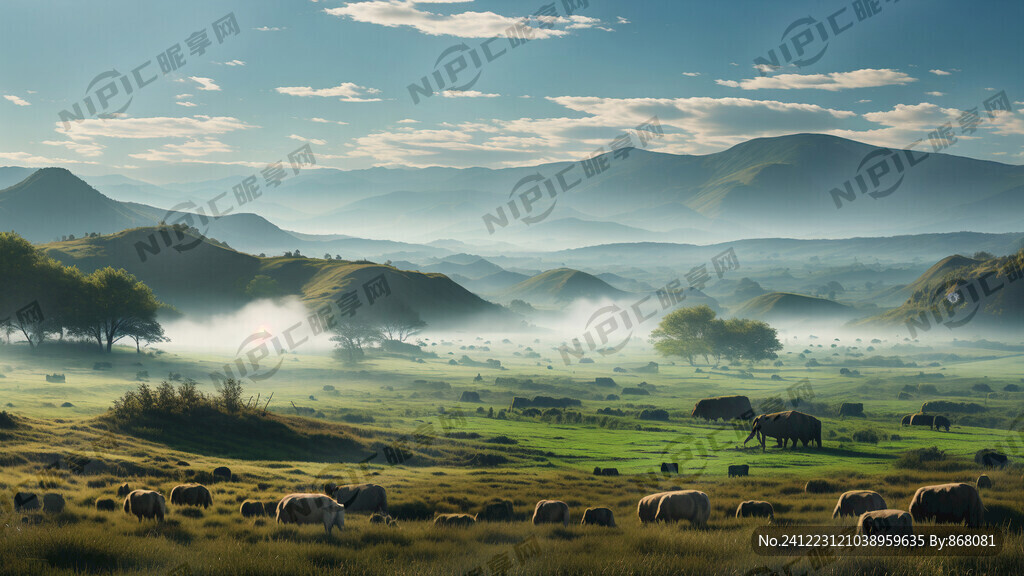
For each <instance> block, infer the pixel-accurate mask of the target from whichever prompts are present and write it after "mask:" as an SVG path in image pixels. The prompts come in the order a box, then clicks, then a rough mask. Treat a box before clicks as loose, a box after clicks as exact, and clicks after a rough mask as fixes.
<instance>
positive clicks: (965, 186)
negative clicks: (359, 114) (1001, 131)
mask: <svg viewBox="0 0 1024 576" xmlns="http://www.w3.org/2000/svg"><path fill="white" fill-rule="evenodd" d="M872 154H874V155H875V156H871V157H870V158H869V155H872ZM900 154H901V156H900V157H901V158H903V154H904V153H902V152H901V153H900ZM865 158H868V163H867V165H866V166H871V165H874V164H875V163H877V162H879V161H881V160H885V159H886V158H888V156H887V153H886V152H885V149H881V148H878V147H875V146H870V145H867V144H863V143H860V142H855V141H852V140H846V139H843V138H838V137H834V136H827V135H822V134H793V135H789V136H780V137H775V138H758V139H754V140H750V141H748V142H744V143H742V144H738V145H736V146H733V147H732V148H729V149H728V150H724V151H722V152H718V153H715V154H708V155H704V156H687V155H674V154H663V153H655V152H648V151H644V150H631V152H630V155H629V158H627V159H616V158H614V157H613V156H609V157H608V160H609V165H610V168H609V169H608V170H607V171H606V172H604V173H602V174H600V175H597V176H594V177H591V178H586V177H585V176H584V174H583V172H582V170H581V169H580V168H579V166H578V165H576V166H575V167H573V166H574V165H573V163H570V162H558V163H552V164H543V165H538V166H528V167H516V168H504V169H493V170H492V169H487V168H467V169H455V168H425V169H413V168H387V169H386V168H373V169H368V170H353V171H342V170H335V169H319V170H306V171H304V172H303V173H302V174H301V175H299V176H297V177H295V178H293V179H290V180H286V181H285V183H284V184H282V186H281V187H279V188H276V189H273V190H268V191H266V193H264V194H263V196H262V197H260V198H259V199H258V200H257V201H254V202H251V203H249V204H248V205H246V206H245V207H244V209H245V210H246V211H251V212H253V213H256V214H258V215H261V216H263V217H264V218H268V219H270V220H272V221H273V222H274V223H275V224H276V225H278V226H282V227H286V228H292V229H297V230H304V231H306V232H308V233H316V234H338V233H342V234H345V235H348V236H359V237H366V238H377V239H386V240H392V241H398V242H405V243H410V244H428V243H431V242H433V241H435V240H438V239H440V238H444V239H446V241H448V242H463V243H468V244H469V245H471V246H484V245H487V244H496V245H502V246H505V247H506V248H510V247H512V246H519V247H521V248H523V249H526V250H551V249H558V248H573V247H582V246H588V245H596V244H609V243H620V242H661V243H687V244H708V243H719V242H725V241H730V240H737V239H752V238H763V237H787V238H831V239H835V238H842V237H853V236H892V235H916V234H923V233H955V232H959V231H964V230H971V231H975V232H985V233H1003V232H1014V231H1019V230H1020V223H1019V218H1018V215H1019V214H1020V213H1021V209H1022V208H1024V167H1022V166H1014V165H1009V164H1002V163H998V162H990V161H984V160H975V159H971V158H964V157H958V156H952V155H948V154H931V155H928V156H925V155H924V153H917V155H915V156H914V158H915V160H916V161H918V162H917V164H915V165H914V166H913V167H907V166H908V165H907V164H906V163H904V164H902V165H901V166H903V168H904V169H903V170H902V172H900V171H898V170H897V169H896V165H895V164H894V163H893V162H892V161H890V164H889V166H890V172H891V174H890V175H888V176H885V177H884V178H883V180H882V181H880V183H879V188H880V189H881V188H886V189H888V188H890V187H892V186H893V185H894V184H896V182H897V180H899V178H900V177H902V180H900V183H899V185H898V186H897V187H895V189H894V190H893V191H892V192H891V194H889V195H887V196H884V197H879V198H874V197H872V196H870V195H869V194H867V193H862V192H860V191H859V189H857V186H856V185H854V186H853V188H852V189H855V192H856V193H855V194H853V196H852V197H850V198H843V197H842V195H844V194H847V192H846V191H845V190H846V186H845V184H846V183H847V182H848V181H850V182H854V184H855V183H856V180H855V177H856V176H857V175H858V169H859V168H861V169H862V171H863V169H865V168H864V167H861V164H862V162H863V161H864V160H865ZM565 169H570V171H569V172H566V177H567V178H569V182H570V183H571V182H575V181H576V180H579V183H578V184H577V185H575V187H573V188H572V189H571V190H567V191H561V192H559V191H558V190H557V189H556V190H555V191H556V192H557V195H556V197H555V198H554V199H553V200H552V199H551V198H550V194H549V193H546V194H544V195H543V197H542V198H539V199H537V200H536V201H535V202H534V205H533V208H532V211H531V212H530V213H529V214H532V215H536V214H538V213H540V212H542V211H544V210H546V209H547V208H548V207H549V206H550V205H551V203H552V202H555V203H556V205H555V206H554V207H553V208H552V210H551V212H550V215H549V216H548V217H547V218H545V219H543V220H542V221H539V222H535V223H532V224H526V223H524V222H522V221H517V220H516V218H515V217H514V216H512V215H510V214H511V212H512V210H511V208H510V207H509V205H508V203H509V202H512V203H516V202H518V204H517V210H518V211H519V212H520V213H521V216H526V215H528V214H527V213H526V210H525V208H524V207H523V206H522V202H521V201H520V200H517V199H518V198H519V196H518V195H517V194H513V189H514V188H515V187H516V185H517V183H520V182H521V181H523V179H524V178H529V177H533V178H540V179H541V180H543V179H545V178H548V179H550V178H552V177H554V176H555V175H556V174H557V173H558V172H559V171H561V170H565ZM11 170H24V169H12V168H6V169H0V186H2V185H3V184H5V183H15V178H16V177H17V175H18V174H16V173H13V172H12V173H11V174H10V175H5V173H4V171H11ZM862 176H863V174H862ZM5 178H6V180H5ZM90 181H91V182H92V183H94V184H95V185H96V186H97V187H98V189H100V190H101V191H102V192H104V193H105V194H106V195H108V196H111V197H114V198H116V199H118V200H121V201H125V202H130V203H135V204H143V205H147V206H159V207H160V208H162V209H163V210H166V209H168V208H171V207H173V206H174V205H177V204H179V203H180V202H182V201H185V200H191V201H194V202H196V203H197V204H202V203H204V202H205V201H206V200H208V199H209V198H211V197H214V196H216V195H218V194H222V193H224V192H228V193H229V194H230V191H231V189H232V187H233V186H234V185H237V184H238V183H239V181H240V178H237V179H232V178H224V179H219V180H213V181H208V182H197V183H180V184H168V185H162V186H155V185H152V184H149V183H145V182H141V181H138V180H132V179H130V178H126V177H123V176H118V175H111V176H101V177H94V178H90ZM869 188H870V189H869V190H867V192H872V191H874V188H872V187H870V186H869ZM544 189H545V190H547V189H546V188H544ZM833 189H835V190H838V191H840V192H841V194H840V202H839V204H840V206H841V207H839V208H837V206H836V199H835V198H836V195H835V194H833V193H832V190H833ZM502 206H504V211H505V213H506V214H507V215H510V216H509V218H510V220H509V223H508V225H506V226H504V227H498V228H497V229H495V230H494V232H493V233H490V232H489V231H488V229H487V226H486V225H485V223H484V215H485V214H496V210H497V209H498V208H499V207H502ZM158 212H159V211H158ZM225 241H227V242H229V243H231V240H229V239H225ZM232 245H235V244H234V243H232ZM275 247H276V246H275ZM299 248H300V249H301V248H302V246H299ZM395 248H397V247H395Z"/></svg>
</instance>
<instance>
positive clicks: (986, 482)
mask: <svg viewBox="0 0 1024 576" xmlns="http://www.w3.org/2000/svg"><path fill="white" fill-rule="evenodd" d="M977 484H978V488H991V487H992V479H991V478H989V477H988V474H982V475H981V476H978V482H977ZM44 508H45V506H44Z"/></svg>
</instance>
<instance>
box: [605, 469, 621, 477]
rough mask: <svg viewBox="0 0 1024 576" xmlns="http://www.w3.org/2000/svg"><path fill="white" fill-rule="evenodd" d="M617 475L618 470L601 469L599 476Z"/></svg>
mask: <svg viewBox="0 0 1024 576" xmlns="http://www.w3.org/2000/svg"><path fill="white" fill-rule="evenodd" d="M618 475H619V469H618V468H602V469H601V476H618Z"/></svg>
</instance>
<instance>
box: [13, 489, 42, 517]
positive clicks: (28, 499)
mask: <svg viewBox="0 0 1024 576" xmlns="http://www.w3.org/2000/svg"><path fill="white" fill-rule="evenodd" d="M39 507H40V505H39V497H38V496H36V495H35V494H33V493H32V492H18V493H17V494H15V495H14V511H15V512H21V511H24V510H39Z"/></svg>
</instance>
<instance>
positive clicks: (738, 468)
mask: <svg viewBox="0 0 1024 576" xmlns="http://www.w3.org/2000/svg"><path fill="white" fill-rule="evenodd" d="M733 476H750V466H749V465H747V464H736V465H733V466H729V477H730V478H732V477H733Z"/></svg>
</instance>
